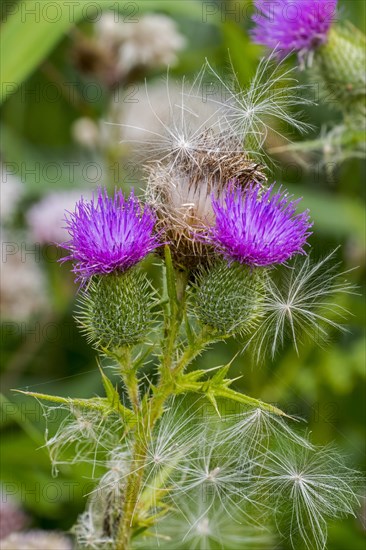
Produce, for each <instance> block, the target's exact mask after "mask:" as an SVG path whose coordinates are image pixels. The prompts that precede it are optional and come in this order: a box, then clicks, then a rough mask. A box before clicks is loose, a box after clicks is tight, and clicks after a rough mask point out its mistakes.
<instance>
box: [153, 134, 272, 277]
mask: <svg viewBox="0 0 366 550" xmlns="http://www.w3.org/2000/svg"><path fill="white" fill-rule="evenodd" d="M227 145H228V143H227V142H226V146H227ZM212 146H213V145H212ZM232 146H233V149H232V150H230V148H228V149H227V150H225V149H224V146H222V147H221V145H220V141H217V143H216V148H212V149H211V150H209V151H205V152H198V153H195V154H194V155H192V157H191V158H189V159H185V160H184V161H183V162H180V163H162V162H157V163H153V164H150V166H149V167H148V171H149V179H148V185H147V191H146V193H147V202H148V203H149V204H150V205H151V206H152V207H153V208H154V210H155V212H156V214H157V217H158V220H157V224H156V225H157V228H158V230H159V231H160V232H161V234H162V236H163V238H164V239H165V240H167V241H169V243H170V244H171V250H172V255H173V259H174V260H175V262H176V263H177V264H182V265H184V266H185V267H187V266H191V267H196V266H197V265H198V264H200V263H201V264H202V263H205V262H207V259H208V258H209V257H210V256H211V255H212V254H213V249H212V246H210V245H209V244H208V243H207V242H206V243H205V242H204V241H202V239H200V238H199V236H200V235H201V234H203V233H205V232H206V231H207V228H208V227H210V226H211V225H212V224H213V223H214V220H215V215H214V211H213V208H212V202H211V197H212V196H214V197H215V198H218V199H219V198H221V197H222V196H223V194H224V191H225V188H226V186H227V182H228V181H230V180H235V182H236V185H237V186H238V187H240V188H245V187H246V186H247V185H248V184H249V182H251V181H252V180H254V181H255V182H264V181H265V179H266V178H265V176H264V174H263V171H262V169H261V167H260V166H259V165H258V163H256V162H253V161H252V160H251V159H250V158H249V157H248V156H247V155H246V154H245V153H243V152H242V151H239V149H238V148H236V146H237V143H236V141H235V140H233V141H232Z"/></svg>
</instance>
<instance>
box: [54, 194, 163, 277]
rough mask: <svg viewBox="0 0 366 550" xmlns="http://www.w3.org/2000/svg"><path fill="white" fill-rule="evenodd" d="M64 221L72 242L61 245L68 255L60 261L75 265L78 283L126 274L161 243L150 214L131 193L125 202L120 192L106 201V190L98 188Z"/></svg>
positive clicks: (77, 205)
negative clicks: (121, 272) (88, 199)
mask: <svg viewBox="0 0 366 550" xmlns="http://www.w3.org/2000/svg"><path fill="white" fill-rule="evenodd" d="M65 221H66V224H67V226H66V229H67V230H68V232H69V234H70V236H71V240H69V241H67V242H65V243H63V244H62V245H61V246H63V247H64V248H66V249H67V250H69V251H70V254H69V255H68V256H66V257H65V258H63V259H62V260H61V261H66V260H72V261H73V262H74V263H75V265H74V268H73V271H74V273H76V275H77V280H80V279H86V278H88V277H91V276H92V275H95V274H100V275H102V274H107V273H111V272H112V271H126V269H128V268H130V267H132V266H133V265H135V264H137V263H138V262H139V261H140V260H142V259H143V258H144V257H145V256H146V255H147V254H149V253H150V252H152V251H153V250H154V249H155V248H157V247H158V246H160V244H161V243H160V242H159V240H158V238H159V235H156V234H154V233H153V230H154V224H155V215H154V213H153V211H152V210H151V208H150V207H149V206H146V205H145V206H142V205H141V203H140V202H139V200H138V199H137V198H136V197H135V195H134V193H133V191H132V192H131V195H130V197H129V198H128V199H125V198H124V196H123V194H122V191H120V190H119V191H115V194H114V197H113V198H109V197H108V194H107V191H106V189H104V190H102V189H98V196H97V198H96V199H95V198H94V197H93V199H92V200H91V201H85V200H84V199H83V198H81V200H80V201H79V202H78V203H77V204H76V207H75V211H74V212H73V213H70V212H67V215H66V218H65Z"/></svg>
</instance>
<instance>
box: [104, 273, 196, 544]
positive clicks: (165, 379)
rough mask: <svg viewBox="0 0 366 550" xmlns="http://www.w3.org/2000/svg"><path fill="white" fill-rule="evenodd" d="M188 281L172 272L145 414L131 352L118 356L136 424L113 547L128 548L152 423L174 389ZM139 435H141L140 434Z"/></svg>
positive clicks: (185, 275) (185, 274)
mask: <svg viewBox="0 0 366 550" xmlns="http://www.w3.org/2000/svg"><path fill="white" fill-rule="evenodd" d="M187 282H188V273H187V272H185V271H177V272H176V273H175V287H176V300H175V301H174V303H173V305H171V309H170V312H169V313H170V315H169V318H168V319H167V324H166V337H165V340H164V342H163V356H162V360H161V367H160V380H159V383H158V387H157V389H156V392H155V393H154V394H153V396H152V397H151V398H150V401H149V404H148V407H149V414H142V410H141V403H140V400H139V395H138V381H137V377H136V372H135V370H134V369H133V366H132V364H131V355H130V354H129V355H126V354H124V355H123V356H122V357H121V359H120V365H121V374H122V378H123V380H124V382H125V384H126V387H127V391H128V394H129V398H130V401H131V403H132V405H133V408H134V411H135V413H136V416H137V417H138V419H139V423H138V424H137V426H136V428H135V443H134V448H133V455H132V461H131V469H130V473H129V475H128V476H127V481H126V492H125V498H124V506H123V511H122V517H121V520H120V523H119V526H118V529H117V537H116V546H115V549H116V550H129V549H130V548H131V537H132V534H133V529H134V524H135V523H137V519H136V521H135V517H136V518H137V515H138V501H139V497H140V491H141V485H142V482H143V477H144V470H145V462H146V456H147V447H148V445H149V440H150V438H151V433H152V430H153V427H154V425H155V423H156V422H157V421H158V420H159V418H160V417H161V415H162V414H163V411H164V403H165V402H166V400H167V399H168V398H169V397H170V395H171V394H172V392H173V390H174V386H173V385H172V377H171V374H172V370H173V369H172V365H173V364H174V357H175V355H176V349H177V340H178V335H179V330H180V326H181V324H182V320H183V315H184V308H185V289H186V286H187ZM141 434H142V436H141Z"/></svg>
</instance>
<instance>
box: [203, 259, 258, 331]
mask: <svg viewBox="0 0 366 550" xmlns="http://www.w3.org/2000/svg"><path fill="white" fill-rule="evenodd" d="M265 278H266V272H265V270H263V269H260V268H257V269H252V268H250V267H248V266H245V265H240V264H232V265H230V266H229V265H227V263H225V262H221V261H220V262H217V263H216V264H214V265H213V266H212V267H211V268H208V269H206V270H204V271H202V272H201V274H200V275H199V277H198V280H197V283H196V293H195V297H194V304H195V306H194V307H195V309H196V313H197V316H198V318H199V320H200V321H201V323H202V324H204V325H207V326H208V327H211V328H212V329H213V330H215V331H217V332H218V333H219V334H222V335H240V334H245V333H247V332H250V331H251V330H253V329H254V327H256V326H257V324H258V322H259V321H260V318H261V315H262V307H263V302H264V299H265Z"/></svg>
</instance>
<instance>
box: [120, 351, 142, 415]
mask: <svg viewBox="0 0 366 550" xmlns="http://www.w3.org/2000/svg"><path fill="white" fill-rule="evenodd" d="M118 361H119V364H120V367H121V370H120V372H121V377H122V380H123V382H124V384H125V386H126V389H127V393H128V397H129V400H130V402H131V405H132V407H133V409H134V411H135V413H137V412H138V411H139V406H140V396H139V384H138V378H137V375H136V370H135V368H134V366H133V362H132V356H131V349H130V348H128V347H125V348H123V349H121V350H120V353H119V355H118Z"/></svg>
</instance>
